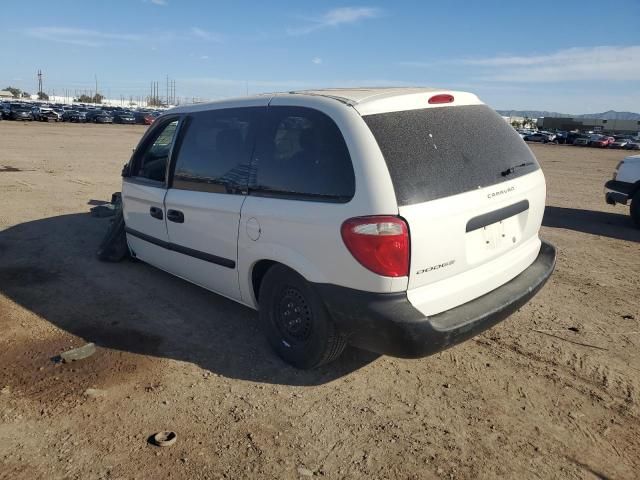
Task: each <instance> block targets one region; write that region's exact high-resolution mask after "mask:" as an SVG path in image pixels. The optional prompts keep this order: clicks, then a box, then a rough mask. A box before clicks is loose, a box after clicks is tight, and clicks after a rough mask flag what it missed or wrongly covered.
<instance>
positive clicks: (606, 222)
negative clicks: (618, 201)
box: [542, 206, 640, 242]
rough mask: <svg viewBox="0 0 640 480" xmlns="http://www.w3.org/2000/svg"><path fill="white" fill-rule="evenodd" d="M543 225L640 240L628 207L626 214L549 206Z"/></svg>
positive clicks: (631, 240) (635, 240) (639, 231)
mask: <svg viewBox="0 0 640 480" xmlns="http://www.w3.org/2000/svg"><path fill="white" fill-rule="evenodd" d="M620 208H622V207H620ZM623 211H624V210H623ZM542 225H544V226H545V227H553V228H566V229H569V230H575V231H576V232H584V233H589V234H591V235H600V236H602V237H609V238H615V239H618V240H627V241H629V242H640V229H639V228H636V227H635V225H634V224H633V221H632V220H631V217H630V216H629V211H628V209H627V210H626V213H625V214H621V213H609V212H599V211H596V210H580V209H576V208H563V207H549V206H548V207H547V208H546V209H545V212H544V219H543V220H542Z"/></svg>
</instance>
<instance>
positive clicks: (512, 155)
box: [363, 105, 540, 206]
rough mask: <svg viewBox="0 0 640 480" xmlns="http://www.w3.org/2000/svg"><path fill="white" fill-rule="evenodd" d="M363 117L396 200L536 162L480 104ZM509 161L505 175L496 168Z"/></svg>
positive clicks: (431, 195)
mask: <svg viewBox="0 0 640 480" xmlns="http://www.w3.org/2000/svg"><path fill="white" fill-rule="evenodd" d="M363 118H364V120H365V122H366V123H367V125H368V126H369V129H370V130H371V132H372V133H373V135H374V137H375V139H376V141H377V142H378V145H379V147H380V150H381V151H382V154H383V156H384V158H385V161H386V163H387V167H388V168H389V173H390V174H391V180H392V182H393V186H394V189H395V192H396V197H397V200H398V204H399V205H400V206H403V205H413V204H416V203H421V202H427V201H430V200H436V199H438V198H443V197H448V196H451V195H456V194H459V193H463V192H467V191H470V190H475V189H478V188H484V187H487V186H491V185H496V184H499V183H502V182H505V181H508V180H513V179H514V178H517V177H519V176H522V175H525V174H528V173H531V172H533V171H535V170H537V169H539V168H540V167H539V165H538V163H537V162H536V159H535V157H534V155H533V153H531V150H530V149H529V147H528V146H527V144H526V143H524V141H523V140H522V139H521V138H520V136H519V135H518V133H516V131H515V130H514V129H513V128H512V127H511V126H510V125H509V124H508V123H507V122H505V120H504V119H503V118H502V117H500V115H498V114H497V113H496V112H495V111H493V110H492V109H491V108H489V107H487V106H486V105H466V106H450V107H435V108H424V109H418V110H406V111H400V112H388V113H380V114H375V115H366V116H364V117H363ZM523 164H527V165H525V166H522V165H523ZM518 166H519V167H518ZM512 167H517V168H515V169H514V171H513V172H512V173H510V174H509V175H506V176H503V175H502V174H501V173H502V172H504V171H505V170H507V169H509V168H512Z"/></svg>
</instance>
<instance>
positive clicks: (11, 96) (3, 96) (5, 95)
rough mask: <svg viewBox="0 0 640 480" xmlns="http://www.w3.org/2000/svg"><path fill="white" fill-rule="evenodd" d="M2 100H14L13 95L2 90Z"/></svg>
mask: <svg viewBox="0 0 640 480" xmlns="http://www.w3.org/2000/svg"><path fill="white" fill-rule="evenodd" d="M0 98H13V93H11V92H10V91H9V90H0Z"/></svg>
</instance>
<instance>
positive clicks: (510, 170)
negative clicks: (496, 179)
mask: <svg viewBox="0 0 640 480" xmlns="http://www.w3.org/2000/svg"><path fill="white" fill-rule="evenodd" d="M529 165H535V163H533V162H526V163H521V164H520V165H514V166H513V167H509V168H507V169H506V170H503V171H501V172H500V175H502V176H503V177H506V176H507V175H511V174H512V173H513V172H515V171H516V169H517V168H523V167H528V166H529Z"/></svg>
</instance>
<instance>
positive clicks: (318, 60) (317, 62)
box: [311, 57, 322, 65]
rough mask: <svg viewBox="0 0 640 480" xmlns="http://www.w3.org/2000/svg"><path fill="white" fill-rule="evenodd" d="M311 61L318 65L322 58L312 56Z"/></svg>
mask: <svg viewBox="0 0 640 480" xmlns="http://www.w3.org/2000/svg"><path fill="white" fill-rule="evenodd" d="M311 63H313V64H315V65H320V64H321V63H322V59H321V58H320V57H313V58H312V59H311Z"/></svg>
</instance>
